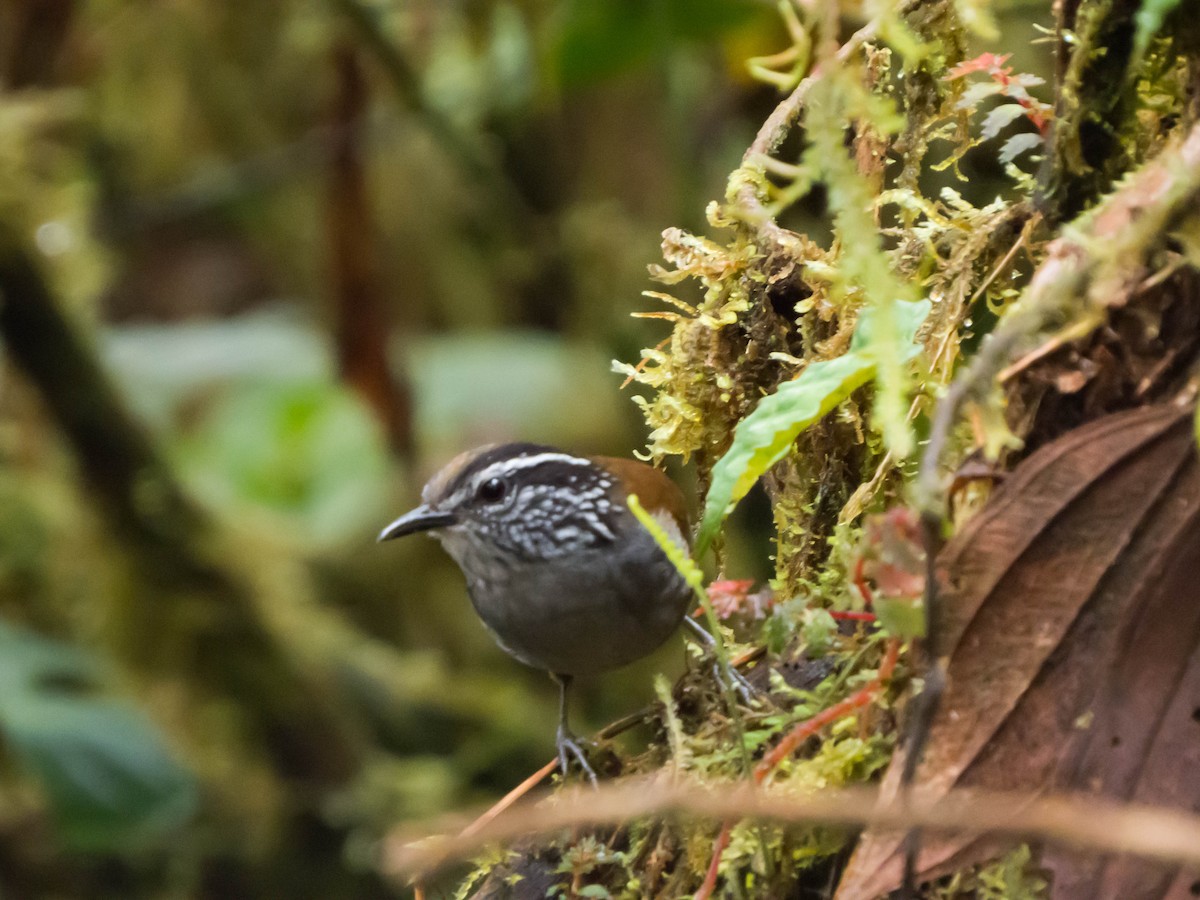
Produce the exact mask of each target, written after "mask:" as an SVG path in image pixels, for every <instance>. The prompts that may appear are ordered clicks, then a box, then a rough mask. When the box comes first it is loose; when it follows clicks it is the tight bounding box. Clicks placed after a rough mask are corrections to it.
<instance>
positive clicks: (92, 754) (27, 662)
mask: <svg viewBox="0 0 1200 900" xmlns="http://www.w3.org/2000/svg"><path fill="white" fill-rule="evenodd" d="M98 687H99V685H98V667H97V665H96V663H95V662H94V661H93V660H92V659H91V657H89V656H87V655H86V654H84V653H83V652H82V651H80V650H78V649H76V648H74V647H71V646H69V645H67V644H62V643H59V642H57V641H51V640H47V639H46V638H42V637H39V636H37V635H34V634H31V633H29V632H25V631H20V630H18V629H15V628H12V627H10V626H7V625H4V624H3V623H0V734H2V735H3V738H4V745H5V746H6V747H7V748H9V749H10V750H11V751H12V754H13V755H14V756H15V757H16V759H17V761H18V763H19V764H20V765H21V766H22V767H23V768H24V769H25V770H26V771H28V772H29V773H30V774H31V775H33V776H34V777H35V778H36V779H37V780H38V782H39V783H40V784H41V786H42V788H43V790H44V791H45V793H46V798H47V799H48V801H49V803H50V805H51V808H52V809H53V811H54V815H55V819H56V821H57V823H58V826H59V828H60V831H61V833H62V837H63V839H64V840H65V841H67V842H68V843H69V844H71V845H72V846H73V847H75V848H77V849H83V850H108V849H122V848H126V849H127V848H129V847H130V846H133V845H137V844H141V843H144V842H147V841H150V840H152V839H154V838H156V837H160V836H162V835H163V834H164V833H166V832H167V831H169V830H171V829H174V828H176V827H178V826H179V825H180V824H182V823H183V822H184V821H185V820H186V819H187V818H188V817H189V816H191V814H192V812H193V810H194V809H195V805H196V786H195V781H194V779H193V778H192V776H191V774H190V773H189V772H188V771H187V770H186V769H184V768H183V767H182V766H180V765H179V764H178V763H177V762H175V760H174V759H173V758H172V756H171V754H170V753H169V752H168V750H167V748H166V747H165V745H164V744H163V741H162V739H161V738H160V737H159V735H158V733H157V732H156V731H155V729H154V728H153V726H152V725H151V724H150V722H149V721H147V720H146V719H145V717H143V716H142V715H141V714H140V713H138V712H137V710H135V709H133V708H132V707H130V706H127V705H125V704H122V703H119V702H116V701H114V700H110V699H107V698H104V697H102V696H97V695H96V693H95V692H96V691H97V689H98Z"/></svg>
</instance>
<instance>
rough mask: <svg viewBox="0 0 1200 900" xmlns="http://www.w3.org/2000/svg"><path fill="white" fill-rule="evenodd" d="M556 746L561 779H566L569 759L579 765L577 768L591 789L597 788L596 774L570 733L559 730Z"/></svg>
mask: <svg viewBox="0 0 1200 900" xmlns="http://www.w3.org/2000/svg"><path fill="white" fill-rule="evenodd" d="M556 743H557V745H558V765H559V768H560V769H561V770H562V775H563V778H564V779H565V778H566V777H567V772H568V771H569V770H570V767H571V757H574V758H575V762H577V763H579V768H580V769H581V770H583V774H584V775H585V776H587V780H588V781H589V782H591V785H592V787H598V786H599V782H598V781H597V779H596V772H595V770H594V769H593V768H592V767H591V765H590V764H589V763H588V761H587V754H586V753H584V752H583V748H582V747H580V746H579V742H578V741H576V740H575V738H574V736H573V735H571V733H570V732H568V731H566V730H564V729H562V728H560V729H559V730H558V735H557V737H556Z"/></svg>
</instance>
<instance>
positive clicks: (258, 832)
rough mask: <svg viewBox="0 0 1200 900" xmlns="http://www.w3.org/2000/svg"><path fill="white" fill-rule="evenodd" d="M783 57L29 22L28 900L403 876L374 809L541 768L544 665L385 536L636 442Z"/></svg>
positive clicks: (452, 25) (560, 5)
mask: <svg viewBox="0 0 1200 900" xmlns="http://www.w3.org/2000/svg"><path fill="white" fill-rule="evenodd" d="M1036 6H1037V8H1038V10H1039V15H1042V14H1043V12H1044V9H1043V8H1044V6H1045V4H1036ZM851 18H852V17H851ZM1009 19H1010V20H1011V21H1009V22H1008V27H1010V28H1020V29H1021V31H1020V32H1019V36H1018V46H1019V47H1020V48H1021V50H1022V52H1028V50H1029V46H1030V44H1029V40H1028V38H1029V37H1031V36H1032V34H1033V32H1032V31H1031V30H1030V29H1031V26H1030V16H1029V15H1028V13H1025V14H1022V12H1021V9H1020V8H1019V7H1018V8H1017V9H1016V11H1015V13H1013V14H1012V15H1010V17H1009ZM849 24H851V25H852V24H853V22H852V21H850V22H849ZM789 44H790V38H789V36H788V34H787V31H786V29H785V27H784V26H783V24H782V22H781V19H780V17H779V14H778V12H777V10H776V8H775V5H774V4H773V3H769V2H759V0H511V2H508V0H263V2H255V3H244V2H234V0H143V2H118V0H3V2H2V3H0V244H3V246H2V247H0V269H3V271H2V272H0V276H2V277H3V279H4V280H3V281H2V282H0V283H2V284H3V285H4V296H3V297H0V304H3V305H4V306H6V307H7V308H8V311H7V312H3V311H0V320H3V321H5V322H6V323H7V324H6V325H5V329H4V335H3V336H4V342H3V344H0V358H2V359H3V365H2V367H0V897H3V898H26V897H121V898H132V897H237V896H245V897H260V896H261V897H268V896H288V897H308V896H311V897H318V896H319V897H370V896H393V895H394V893H395V892H394V891H393V890H392V889H390V888H389V887H388V886H387V885H386V884H385V883H384V882H383V881H382V879H381V878H380V877H379V876H378V875H377V874H376V872H375V871H374V869H373V866H372V862H371V848H372V846H373V841H374V840H375V839H376V838H377V837H378V836H379V835H380V834H381V833H382V832H383V831H384V830H385V829H387V828H388V827H391V826H393V825H395V824H396V823H400V822H403V821H406V820H410V819H414V818H419V817H423V816H428V815H431V814H435V813H438V812H442V811H445V810H448V809H453V808H457V807H460V806H463V805H464V804H468V803H475V802H482V801H485V800H487V799H489V798H492V797H495V796H497V795H499V794H501V793H503V792H505V791H507V790H508V789H509V788H510V787H512V786H513V785H514V784H516V783H517V782H519V781H520V780H522V779H523V778H524V777H525V776H526V775H528V774H529V773H530V772H532V771H533V770H534V769H536V768H537V767H539V766H540V765H541V764H542V763H543V762H545V761H546V760H547V759H548V758H549V755H550V754H551V753H552V748H553V731H554V722H555V691H554V688H553V686H552V685H551V683H550V682H549V680H548V679H546V678H545V676H544V675H543V674H542V673H539V672H535V671H532V670H529V669H525V668H523V667H522V666H520V665H519V664H517V663H515V662H513V661H512V660H510V659H508V658H507V657H506V656H505V655H504V654H503V653H502V652H501V651H499V650H498V649H497V648H495V646H494V645H493V643H492V641H491V639H490V638H489V637H488V636H487V635H486V634H485V632H484V631H483V628H482V626H480V625H479V623H478V622H477V620H476V619H475V617H474V615H473V613H472V612H471V609H470V606H469V604H468V601H467V598H466V593H465V589H464V586H463V584H462V580H461V577H460V575H459V573H458V571H457V569H456V568H455V567H454V566H453V564H452V563H451V562H450V561H449V560H448V559H447V558H445V557H444V555H442V554H441V552H440V550H439V549H438V548H437V547H436V545H435V544H434V543H433V542H431V541H425V540H421V539H412V540H409V541H405V542H398V543H396V544H389V545H384V546H377V545H376V544H375V543H374V536H375V534H376V533H377V532H378V530H379V528H380V527H381V526H382V525H383V524H386V522H388V521H389V520H390V519H391V518H393V517H395V516H396V515H398V514H399V513H400V512H403V511H404V510H406V509H408V508H409V507H410V506H411V505H412V504H413V503H414V502H415V500H416V498H417V495H418V493H419V489H420V486H421V484H422V483H423V482H424V480H425V478H426V477H427V476H428V475H429V474H431V473H432V472H433V471H434V470H436V469H437V468H438V467H439V466H440V465H441V464H442V463H443V462H445V461H446V460H447V459H448V458H450V456H452V455H453V454H455V453H457V452H458V451H459V450H461V449H464V448H466V447H470V446H474V445H477V444H479V443H483V442H488V441H502V440H508V439H523V440H533V441H539V442H546V443H551V444H556V445H560V446H563V447H566V448H569V449H571V450H575V451H578V452H594V453H609V454H615V455H623V454H629V453H631V452H633V451H635V450H637V449H639V448H641V447H642V446H644V443H645V433H644V429H643V427H642V423H641V417H640V414H639V411H638V409H637V407H636V406H635V405H634V404H633V403H632V402H630V392H629V391H626V392H624V393H623V392H622V391H621V390H620V385H621V381H622V377H621V376H619V375H616V374H613V371H612V360H614V359H618V360H622V361H625V362H627V363H633V362H636V361H637V360H638V359H639V358H640V356H641V349H642V348H643V347H649V346H653V345H654V344H655V343H657V342H658V341H660V340H663V339H664V338H665V337H666V336H667V334H668V330H667V325H666V324H665V323H662V322H654V321H644V320H637V319H634V318H631V316H630V313H632V312H636V311H639V310H654V309H658V308H661V305H660V304H659V303H658V301H655V300H652V299H647V298H644V297H642V296H640V294H641V292H642V291H643V290H646V289H649V288H652V287H654V285H653V284H652V283H651V282H650V281H649V279H648V277H647V273H646V266H647V265H648V264H650V263H653V262H655V261H656V260H657V259H658V257H659V253H658V245H659V242H660V234H661V232H662V230H663V229H664V228H666V227H668V226H681V227H683V228H687V229H695V230H703V229H704V228H705V227H706V226H705V225H704V218H703V217H704V209H705V206H706V204H707V203H708V202H709V201H710V200H711V199H714V198H720V197H722V196H723V195H724V192H725V179H726V177H727V175H728V173H729V172H730V171H731V170H733V169H734V168H735V167H736V166H737V165H738V164H739V162H740V159H741V154H742V152H743V150H744V149H745V147H746V146H747V145H748V144H749V142H750V140H751V139H752V137H753V135H754V132H755V131H756V129H757V127H758V125H759V124H760V123H761V121H762V120H763V119H764V118H765V117H766V115H767V114H768V113H769V112H770V110H771V109H772V108H773V106H774V104H775V102H776V101H777V97H778V95H777V93H776V90H775V88H773V87H771V86H769V85H763V84H760V83H758V82H755V81H753V80H751V79H750V78H749V77H748V75H747V74H746V72H747V69H746V65H745V62H746V59H747V58H749V57H752V56H758V55H764V54H770V53H775V52H778V51H779V50H782V49H785V48H786V47H787V46H789ZM1018 65H1019V66H1020V65H1024V66H1025V68H1024V69H1021V70H1022V71H1024V70H1027V69H1029V68H1030V67H1031V66H1030V65H1029V64H1028V63H1027V62H1026V61H1020V62H1019V63H1018ZM964 165H965V166H968V167H969V166H970V165H971V161H970V160H967V161H966V163H964ZM996 175H997V171H992V172H990V173H989V172H983V173H981V174H980V179H981V181H980V185H981V188H980V192H982V193H986V191H985V190H984V188H983V187H982V185H985V184H986V183H987V182H986V178H989V177H995V176H996ZM819 212H820V197H819V195H818V196H817V197H815V198H814V199H813V200H812V201H811V202H810V204H809V205H808V206H802V207H801V208H800V209H799V211H798V212H797V215H798V216H808V217H809V219H808V227H811V228H816V230H818V231H819V230H820V228H819V226H818V225H817V224H815V223H818V222H819V219H818V218H817V217H818V216H819ZM26 313H28V314H29V316H31V317H27V318H25V319H21V320H20V321H17V319H18V315H21V316H24V315H26ZM5 315H9V316H10V319H8V320H4V319H3V317H4V316H5ZM39 316H41V318H38V317H39ZM14 323H15V324H14ZM47 323H49V324H47ZM55 323H58V324H65V325H67V326H68V328H67V329H66V330H61V329H59V328H58V326H57V325H56V324H55ZM676 474H679V475H680V476H681V477H682V478H684V479H685V480H686V473H676ZM768 518H769V517H767V516H764V515H762V514H761V509H760V510H759V513H758V514H756V513H755V508H754V506H753V504H750V505H749V507H748V508H747V509H746V510H745V512H744V514H743V519H744V520H745V521H748V522H750V523H754V522H759V523H760V524H759V525H758V526H757V527H755V526H753V524H751V525H750V526H747V527H742V528H741V529H740V530H739V529H735V531H734V537H733V538H731V543H732V544H733V548H734V551H735V552H734V554H733V559H734V560H735V563H736V568H737V569H738V571H734V572H731V573H730V574H731V575H737V576H742V577H758V578H761V577H764V576H765V575H767V574H769V571H770V569H769V564H770V561H769V558H768V553H769V544H768V542H767V537H768V533H767V531H766V530H765V528H766V525H765V523H766V521H767V519H768ZM739 535H741V536H740V537H739ZM739 548H743V549H739ZM745 548H749V549H745ZM684 664H685V660H684V654H683V651H682V649H681V646H680V645H678V644H675V643H673V644H671V645H670V646H669V647H667V648H665V649H664V650H663V651H662V652H661V653H660V654H659V655H658V656H656V657H654V658H652V659H651V660H648V661H647V662H646V663H644V664H643V665H640V666H638V667H636V668H635V669H632V670H629V671H627V672H622V673H618V674H616V675H614V676H611V677H607V678H605V679H604V680H603V683H592V684H587V683H585V684H581V685H580V690H579V691H578V692H577V695H576V707H575V713H574V714H575V724H576V725H577V727H578V730H580V731H581V732H586V731H587V730H588V729H589V728H591V727H594V726H597V725H600V724H603V723H604V722H606V721H608V720H610V719H612V718H615V717H617V716H620V715H623V714H626V713H629V712H632V711H634V710H636V709H637V708H639V707H640V706H641V705H643V704H644V703H645V702H647V701H648V700H650V699H651V698H652V697H653V689H652V673H654V672H658V671H664V672H667V673H668V674H671V675H674V674H677V673H678V672H679V671H681V670H682V668H683V666H684ZM400 893H402V891H400Z"/></svg>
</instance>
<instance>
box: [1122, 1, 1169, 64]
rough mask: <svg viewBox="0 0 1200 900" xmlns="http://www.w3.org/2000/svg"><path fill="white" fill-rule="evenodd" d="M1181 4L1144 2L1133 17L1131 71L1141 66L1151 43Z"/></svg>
mask: <svg viewBox="0 0 1200 900" xmlns="http://www.w3.org/2000/svg"><path fill="white" fill-rule="evenodd" d="M1179 2H1180V0H1142V5H1141V6H1140V7H1138V11H1137V13H1136V14H1135V15H1134V17H1133V20H1134V23H1135V31H1134V35H1133V59H1132V60H1131V65H1130V69H1131V70H1132V69H1133V68H1136V67H1137V66H1139V65H1141V62H1142V59H1143V57H1145V55H1146V51H1147V50H1148V49H1150V41H1151V40H1152V39H1153V38H1154V36H1155V35H1156V34H1158V32H1159V29H1161V28H1162V24H1163V22H1164V21H1166V18H1167V16H1169V15H1170V14H1171V13H1172V11H1174V9H1175V8H1176V7H1177V6H1179Z"/></svg>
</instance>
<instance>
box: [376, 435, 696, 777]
mask: <svg viewBox="0 0 1200 900" xmlns="http://www.w3.org/2000/svg"><path fill="white" fill-rule="evenodd" d="M630 494H636V495H637V497H638V499H639V500H640V501H641V504H642V506H643V507H644V508H645V509H646V511H647V512H648V513H649V514H650V515H651V516H653V517H654V518H655V520H657V522H658V523H659V524H660V525H661V526H662V527H663V529H664V531H665V532H666V533H667V534H668V535H670V536H671V537H672V538H673V539H675V540H677V541H678V542H679V543H680V544H681V545H684V546H686V545H687V537H686V536H687V534H688V529H687V517H686V512H685V508H684V502H683V494H682V493H681V492H680V490H679V488H678V487H676V486H675V484H674V483H673V482H672V481H671V480H670V479H669V478H667V477H666V476H665V475H664V474H663V473H662V472H660V471H659V470H657V469H655V468H653V467H651V466H648V465H646V464H645V463H641V462H636V461H634V460H627V459H613V458H610V457H602V456H594V457H582V456H572V455H570V454H568V453H564V452H562V451H560V450H556V449H554V448H553V447H545V446H541V445H539V444H523V443H522V444H503V445H491V446H485V447H480V448H478V449H475V450H470V451H468V452H466V453H463V454H461V455H460V456H458V457H457V458H455V459H454V460H452V461H451V462H450V463H448V464H447V465H446V466H445V467H444V468H443V469H442V470H441V471H440V472H438V473H437V474H436V475H434V476H433V478H431V479H430V480H429V483H428V484H426V485H425V489H424V490H423V491H422V493H421V499H422V500H423V501H424V502H423V503H422V504H421V505H420V506H418V507H417V508H416V509H414V510H412V511H411V512H409V513H406V514H405V515H403V516H401V517H400V518H398V519H397V520H396V521H394V522H392V523H391V524H390V525H388V526H387V527H386V528H385V529H383V531H382V532H381V533H380V535H379V540H381V541H387V540H391V539H392V538H398V537H403V536H404V535H406V534H413V533H414V532H417V531H429V532H432V533H433V535H434V536H435V537H437V538H438V539H439V540H440V541H441V543H442V546H443V547H445V549H446V552H447V553H449V554H450V556H451V557H453V558H454V561H455V562H457V563H458V565H459V568H461V569H462V572H463V575H465V576H466V579H467V588H468V590H469V592H470V595H471V602H472V604H473V605H474V607H475V611H476V612H477V613H478V614H479V617H480V618H481V619H482V620H483V622H484V625H486V626H487V628H488V630H489V631H491V633H492V635H493V637H495V639H496V641H497V642H498V643H499V644H500V646H501V647H502V648H503V649H504V650H506V651H508V652H509V653H510V654H512V655H513V656H515V657H516V658H517V659H519V660H520V661H521V662H523V663H526V664H528V665H530V666H534V667H536V668H539V669H545V670H546V671H547V672H549V673H550V674H551V676H552V677H553V678H554V679H555V680H556V681H557V682H558V685H559V724H558V734H557V747H558V759H559V765H560V766H561V767H562V770H563V774H564V776H565V775H566V772H567V764H568V754H570V755H571V756H573V757H575V759H576V760H577V761H578V762H579V764H580V766H581V767H582V769H583V771H584V773H585V774H586V775H587V776H588V777H589V778H590V779H591V780H592V781H593V782H594V781H595V773H593V772H592V769H591V767H590V766H589V765H588V762H587V759H586V757H585V756H584V754H583V752H582V750H581V749H580V747H579V745H578V744H577V743H576V742H575V740H574V739H573V737H572V736H571V733H570V731H569V730H568V728H567V686H568V684H569V683H570V681H571V678H572V677H573V676H575V675H581V674H586V673H591V672H603V671H606V670H608V669H615V668H618V667H619V666H623V665H625V664H627V663H631V662H633V661H634V660H637V659H641V658H642V657H643V656H646V655H647V654H649V653H650V652H651V651H653V650H654V649H656V648H657V647H659V646H660V645H661V644H662V643H663V642H664V641H666V639H667V638H668V637H670V636H671V634H672V633H673V632H674V631H675V629H676V628H678V627H679V623H680V622H681V621H682V620H683V619H684V614H685V613H686V611H687V607H688V603H689V600H690V599H691V597H692V592H691V590H690V589H689V587H688V586H687V584H686V583H685V582H684V580H683V578H682V577H681V576H680V575H679V573H678V572H677V571H676V569H675V567H674V566H673V565H672V564H671V562H670V561H669V560H668V559H667V558H666V556H665V554H664V553H663V552H662V550H661V549H660V548H659V546H658V544H657V543H655V541H654V538H653V537H651V535H650V533H649V532H648V531H646V529H645V528H643V527H642V525H641V523H639V522H638V521H637V519H636V518H634V516H633V514H632V513H631V512H630V511H629V507H628V505H627V498H628V497H629V495H630ZM689 621H690V620H689ZM704 636H705V637H707V633H704Z"/></svg>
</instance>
